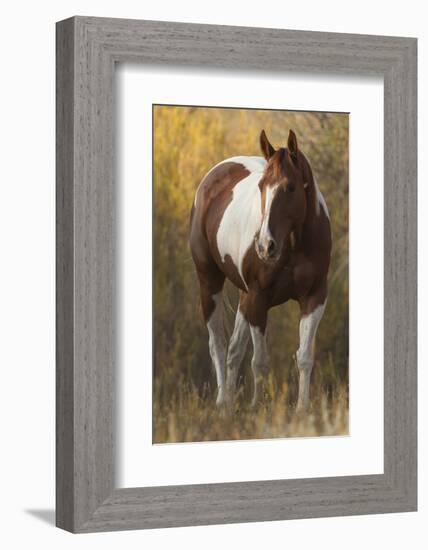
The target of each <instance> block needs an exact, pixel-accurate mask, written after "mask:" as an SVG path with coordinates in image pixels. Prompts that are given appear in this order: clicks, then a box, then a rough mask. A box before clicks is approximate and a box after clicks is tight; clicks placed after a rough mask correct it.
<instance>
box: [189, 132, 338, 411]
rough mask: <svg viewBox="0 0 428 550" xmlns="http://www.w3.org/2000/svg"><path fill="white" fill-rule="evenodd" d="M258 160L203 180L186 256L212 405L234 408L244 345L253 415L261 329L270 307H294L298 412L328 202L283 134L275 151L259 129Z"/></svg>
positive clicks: (325, 259) (258, 392) (319, 308)
mask: <svg viewBox="0 0 428 550" xmlns="http://www.w3.org/2000/svg"><path fill="white" fill-rule="evenodd" d="M260 147H261V151H262V153H263V157H247V156H242V157H232V158H229V159H226V160H224V161H222V162H220V163H219V164H217V165H216V166H214V167H213V168H212V169H211V170H210V171H209V172H208V173H207V174H206V176H205V177H204V178H203V180H202V181H201V183H200V185H199V187H198V189H197V191H196V195H195V200H194V204H193V207H192V212H191V218H190V249H191V253H192V257H193V261H194V263H195V267H196V272H197V276H198V280H199V285H200V297H201V306H202V313H203V317H204V320H205V323H206V325H207V328H208V334H209V350H210V355H211V359H212V362H213V364H214V367H215V372H216V378H217V386H218V393H217V401H216V403H217V405H218V406H221V405H226V404H231V403H232V402H233V400H234V395H235V390H236V381H237V375H238V369H239V366H240V364H241V362H242V360H243V358H244V355H245V351H246V348H247V345H248V343H249V340H250V338H251V340H252V344H253V358H252V361H251V368H252V372H253V376H254V395H253V399H252V406H256V405H257V404H258V402H259V401H260V399H261V397H262V393H263V380H264V377H265V375H266V371H267V365H268V349H267V343H266V324H267V317H268V311H269V309H270V308H271V307H273V306H276V305H279V304H283V303H284V302H287V301H288V300H290V299H291V300H296V301H297V302H298V303H299V305H300V326H299V338H300V343H299V349H298V350H297V353H296V359H297V366H298V369H299V396H298V401H297V409H298V410H302V409H305V408H307V406H308V404H309V384H310V376H311V371H312V367H313V364H314V341H315V335H316V331H317V328H318V324H319V322H320V320H321V318H322V316H323V313H324V309H325V305H326V299H327V273H328V269H329V264H330V253H331V230H330V219H329V213H328V209H327V205H326V203H325V200H324V198H323V196H322V194H321V192H320V190H319V188H318V186H317V184H316V182H315V180H314V177H313V174H312V169H311V166H310V164H309V162H308V160H307V158H306V157H305V155H304V154H303V153H302V151H300V149H299V148H298V145H297V138H296V135H295V133H294V132H293V131H292V130H290V133H289V136H288V143H287V148H283V147H281V148H279V149H278V150H275V149H274V148H273V146H272V145H271V143H270V142H269V140H268V138H267V136H266V134H265V132H264V130H262V132H261V134H260ZM226 277H227V278H228V279H229V280H230V281H231V282H232V283H233V284H234V285H235V286H236V287H237V288H238V289H239V290H240V299H239V306H238V310H237V312H236V319H235V326H234V330H233V334H232V337H231V339H230V342H229V345H227V341H226V335H225V329H224V324H223V297H222V291H223V285H224V282H225V279H226Z"/></svg>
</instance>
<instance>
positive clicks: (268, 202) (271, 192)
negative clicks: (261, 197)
mask: <svg viewBox="0 0 428 550" xmlns="http://www.w3.org/2000/svg"><path fill="white" fill-rule="evenodd" d="M278 188H279V184H278V183H277V184H276V185H273V186H269V187H268V188H267V189H266V195H265V211H264V214H263V221H262V226H261V228H260V233H259V243H260V245H261V246H262V248H263V249H264V250H267V248H268V246H269V242H270V241H271V240H272V238H273V237H272V234H271V232H270V229H269V218H270V210H271V208H272V203H273V199H274V198H275V195H276V193H277V191H278Z"/></svg>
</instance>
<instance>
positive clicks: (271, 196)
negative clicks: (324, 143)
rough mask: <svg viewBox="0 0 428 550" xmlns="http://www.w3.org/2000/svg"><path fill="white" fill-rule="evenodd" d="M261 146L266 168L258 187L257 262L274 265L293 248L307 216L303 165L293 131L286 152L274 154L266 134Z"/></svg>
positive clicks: (283, 149)
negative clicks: (260, 207) (285, 251)
mask: <svg viewBox="0 0 428 550" xmlns="http://www.w3.org/2000/svg"><path fill="white" fill-rule="evenodd" d="M260 146H261V150H262V152H263V155H264V157H265V159H266V160H267V165H266V169H265V173H264V175H263V178H262V179H261V180H260V183H259V187H260V193H261V198H262V224H261V227H260V230H259V232H258V233H257V235H256V238H255V247H256V252H257V255H258V256H259V258H260V259H261V260H262V261H264V262H268V263H275V262H277V261H278V260H279V258H280V257H281V254H282V252H283V250H284V249H285V248H286V247H287V246H289V247H290V248H293V247H294V245H295V242H296V238H299V237H298V236H299V235H300V231H301V228H302V225H303V222H304V220H305V216H306V207H307V198H306V187H307V185H308V182H307V181H305V180H306V178H305V175H306V171H307V170H306V168H307V167H306V164H307V163H306V162H304V161H303V160H306V159H303V158H302V157H303V155H302V154H301V153H300V151H299V150H298V147H297V138H296V134H295V133H294V132H293V130H290V133H289V136H288V143H287V148H286V149H285V148H283V147H281V148H280V149H278V150H275V149H274V148H273V147H272V145H271V144H270V143H269V140H268V138H267V137H266V134H265V131H264V130H262V132H261V134H260Z"/></svg>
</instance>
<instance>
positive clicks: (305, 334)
mask: <svg viewBox="0 0 428 550" xmlns="http://www.w3.org/2000/svg"><path fill="white" fill-rule="evenodd" d="M325 305H326V296H325V294H323V295H322V297H321V298H320V296H311V297H309V298H308V299H305V300H304V301H302V302H301V304H300V309H301V312H300V325H299V339H300V342H299V349H298V350H297V353H296V358H297V366H298V369H299V397H298V400H297V411H303V410H305V409H307V407H308V405H309V386H310V380H311V372H312V368H313V366H314V351H315V336H316V332H317V329H318V325H319V322H320V321H321V318H322V316H323V313H324V309H325Z"/></svg>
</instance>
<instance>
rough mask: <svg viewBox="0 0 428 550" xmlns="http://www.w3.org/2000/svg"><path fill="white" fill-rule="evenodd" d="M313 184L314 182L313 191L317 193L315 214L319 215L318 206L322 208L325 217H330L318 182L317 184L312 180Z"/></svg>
mask: <svg viewBox="0 0 428 550" xmlns="http://www.w3.org/2000/svg"><path fill="white" fill-rule="evenodd" d="M314 184H315V191H316V194H317V201H316V204H315V209H316V214H317V216H319V215H320V208H322V209H323V210H324V213H325V215H326V216H327V218H328V219H330V214H329V212H328V208H327V203H326V202H325V199H324V196H323V194H322V193H321V191H320V188H319V187H318V184H317V182H316V181H315V182H314Z"/></svg>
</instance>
